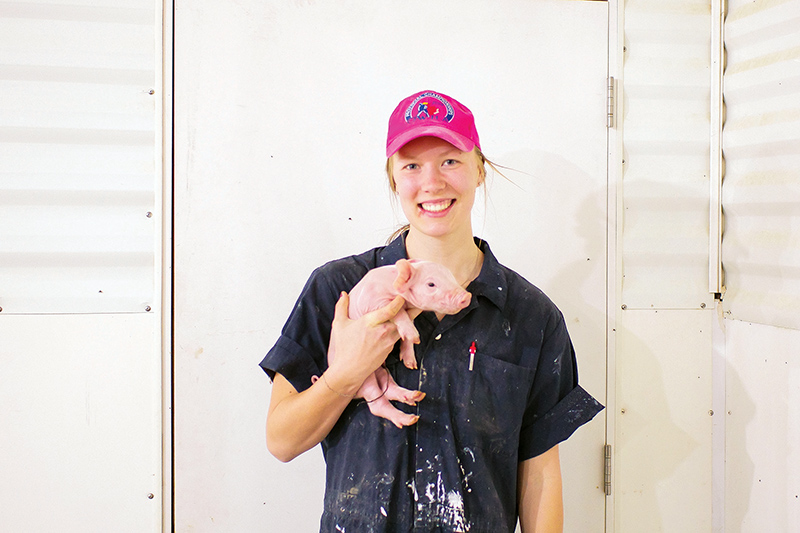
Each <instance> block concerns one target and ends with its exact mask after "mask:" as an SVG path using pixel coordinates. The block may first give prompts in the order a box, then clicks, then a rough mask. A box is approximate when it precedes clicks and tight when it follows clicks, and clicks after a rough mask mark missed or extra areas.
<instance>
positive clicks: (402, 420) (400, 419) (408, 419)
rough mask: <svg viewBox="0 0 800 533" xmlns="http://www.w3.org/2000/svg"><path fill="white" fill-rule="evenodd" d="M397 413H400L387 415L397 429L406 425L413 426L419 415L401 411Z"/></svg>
mask: <svg viewBox="0 0 800 533" xmlns="http://www.w3.org/2000/svg"><path fill="white" fill-rule="evenodd" d="M398 413H400V415H395V416H392V417H389V421H391V422H392V423H393V424H394V425H395V426H397V427H398V429H403V428H404V427H406V426H413V425H414V424H416V423H417V421H418V420H419V415H410V414H408V413H403V412H402V411H398ZM401 415H402V416H401Z"/></svg>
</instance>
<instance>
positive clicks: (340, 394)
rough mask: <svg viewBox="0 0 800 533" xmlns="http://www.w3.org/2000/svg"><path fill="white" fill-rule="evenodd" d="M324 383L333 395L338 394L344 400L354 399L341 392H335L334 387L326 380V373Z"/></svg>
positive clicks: (323, 375) (323, 378) (323, 374)
mask: <svg viewBox="0 0 800 533" xmlns="http://www.w3.org/2000/svg"><path fill="white" fill-rule="evenodd" d="M322 381H324V382H325V386H326V387H328V389H329V390H330V391H331V392H332V393H334V394H337V395H339V396H341V397H342V398H349V399H351V400H352V399H353V397H352V396H348V395H347V394H342V393H341V392H338V391H335V390H333V387H331V386H330V385H328V380H327V379H325V373H324V372H323V373H322Z"/></svg>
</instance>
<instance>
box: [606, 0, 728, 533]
mask: <svg viewBox="0 0 800 533" xmlns="http://www.w3.org/2000/svg"><path fill="white" fill-rule="evenodd" d="M623 15H624V48H625V51H624V64H623V69H622V81H621V86H622V91H623V98H622V106H623V112H622V119H621V121H619V126H618V127H621V128H622V130H623V133H622V143H623V159H624V164H623V165H622V168H623V170H622V179H621V181H620V182H618V188H619V189H620V191H619V193H618V195H617V202H618V220H617V225H618V232H617V247H618V251H617V260H618V263H617V269H618V272H619V274H618V275H619V276H620V277H619V280H618V293H617V296H616V301H617V309H616V316H615V324H616V326H615V332H614V333H613V335H614V336H615V340H616V350H615V365H614V366H615V371H614V390H615V395H616V401H615V402H614V403H613V404H612V408H613V409H614V410H615V413H614V417H615V423H614V427H613V430H614V479H613V489H612V497H613V498H614V504H613V513H614V520H613V522H612V524H611V529H610V530H613V531H615V532H617V533H628V532H630V533H639V532H642V531H710V529H711V518H712V517H711V501H712V490H711V481H712V471H711V458H712V442H711V425H712V420H713V417H712V416H710V411H711V408H712V385H711V378H712V368H711V339H712V327H711V325H712V320H713V318H714V311H713V308H714V305H713V304H714V296H713V294H711V293H710V292H709V290H708V273H709V205H710V186H709V167H710V139H709V130H710V109H711V75H710V68H711V53H710V42H711V41H710V29H711V11H710V4H709V2H708V1H707V0H681V1H669V2H665V1H663V0H628V1H627V2H625V3H624V13H623Z"/></svg>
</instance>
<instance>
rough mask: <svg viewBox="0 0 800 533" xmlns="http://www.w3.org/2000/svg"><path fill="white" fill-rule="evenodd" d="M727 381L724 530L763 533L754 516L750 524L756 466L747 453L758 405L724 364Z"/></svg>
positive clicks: (730, 368)
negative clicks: (749, 433) (748, 435)
mask: <svg viewBox="0 0 800 533" xmlns="http://www.w3.org/2000/svg"><path fill="white" fill-rule="evenodd" d="M725 381H726V383H725V396H726V413H725V417H726V419H725V530H726V531H740V532H747V531H752V532H753V533H760V532H761V531H765V529H764V528H765V525H764V524H763V523H761V522H759V523H752V517H751V518H750V522H749V523H748V515H749V510H750V498H751V494H752V489H753V483H754V482H755V479H754V477H755V465H754V463H753V460H752V459H751V458H750V454H749V453H748V448H747V426H748V424H749V423H750V422H751V421H752V420H753V418H754V417H755V414H756V406H755V404H754V403H753V400H752V398H751V397H750V395H749V394H748V392H747V389H746V388H745V385H744V382H743V381H742V379H741V377H740V376H739V373H738V372H737V371H736V370H735V369H734V367H733V365H731V364H730V363H726V364H725ZM764 453H770V452H769V450H764Z"/></svg>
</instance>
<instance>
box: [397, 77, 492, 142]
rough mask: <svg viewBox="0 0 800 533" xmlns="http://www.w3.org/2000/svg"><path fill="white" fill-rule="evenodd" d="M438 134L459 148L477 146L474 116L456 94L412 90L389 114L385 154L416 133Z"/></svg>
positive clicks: (423, 134) (417, 135)
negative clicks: (413, 92)
mask: <svg viewBox="0 0 800 533" xmlns="http://www.w3.org/2000/svg"><path fill="white" fill-rule="evenodd" d="M426 136H432V137H439V138H440V139H443V140H445V141H447V142H449V143H450V144H452V145H453V146H455V147H456V148H458V149H459V150H461V151H462V152H471V151H472V149H473V148H474V147H476V146H477V147H478V148H479V149H480V147H481V143H480V140H479V139H478V130H477V129H475V119H474V118H473V116H472V112H471V111H470V110H469V109H467V108H466V106H464V105H462V104H460V103H459V102H458V101H457V100H456V99H455V98H450V97H449V96H447V95H445V94H442V93H437V92H435V91H422V92H418V93H415V94H412V95H411V96H409V97H408V98H406V99H404V100H403V101H401V102H400V103H399V104H397V107H396V108H395V110H394V112H393V113H392V116H391V117H389V134H388V136H387V137H386V157H391V156H392V154H394V153H395V152H396V151H398V150H399V149H400V148H401V147H402V146H403V145H404V144H406V143H407V142H409V141H413V140H414V139H416V138H418V137H426Z"/></svg>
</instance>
